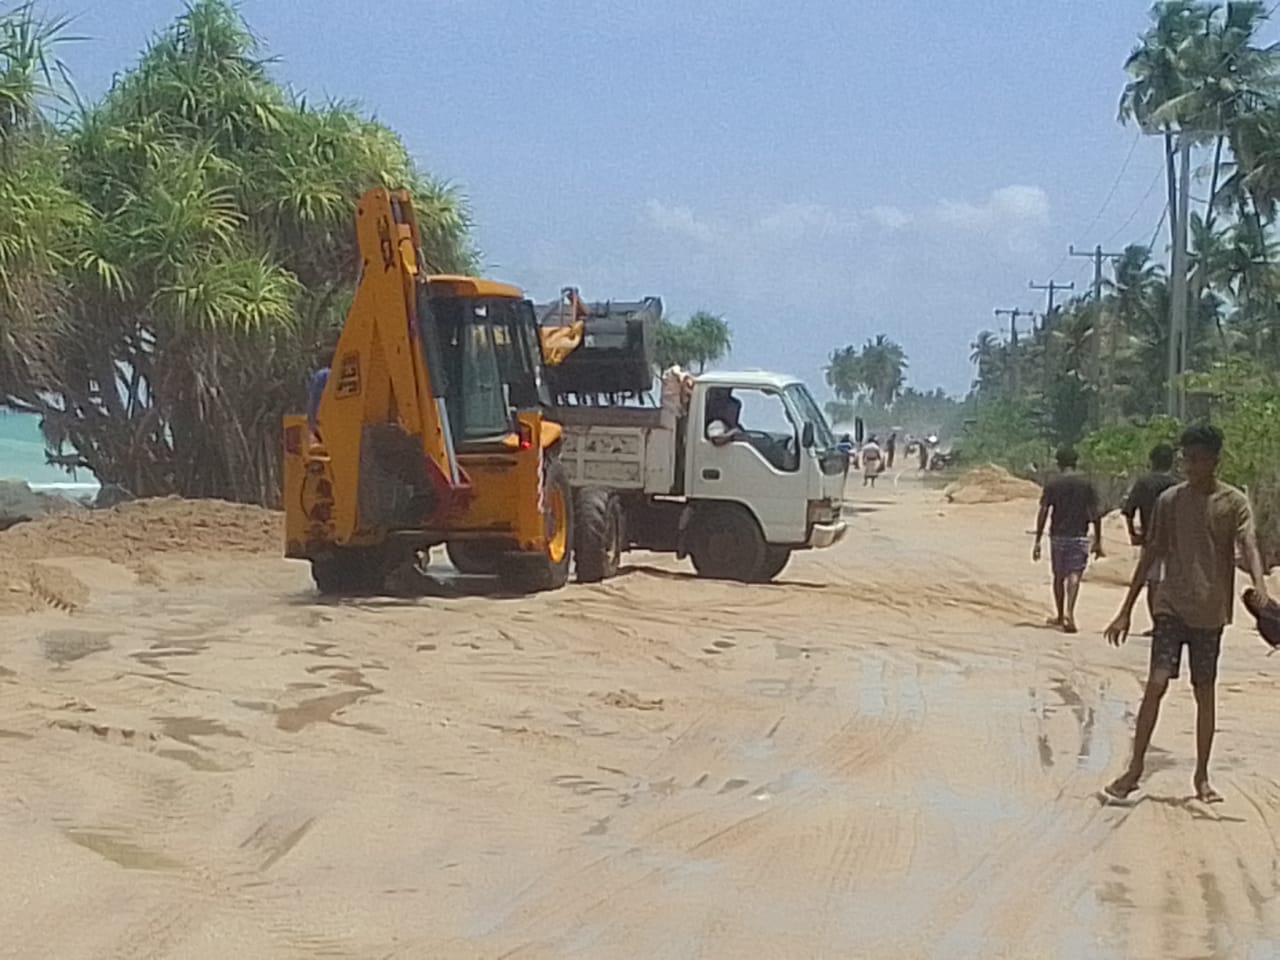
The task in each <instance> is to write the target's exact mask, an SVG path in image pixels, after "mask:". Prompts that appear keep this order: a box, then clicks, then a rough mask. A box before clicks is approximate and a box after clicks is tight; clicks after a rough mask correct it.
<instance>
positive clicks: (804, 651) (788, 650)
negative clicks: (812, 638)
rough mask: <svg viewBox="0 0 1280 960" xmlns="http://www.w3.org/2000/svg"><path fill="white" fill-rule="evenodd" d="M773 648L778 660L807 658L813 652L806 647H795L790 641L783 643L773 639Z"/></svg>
mask: <svg viewBox="0 0 1280 960" xmlns="http://www.w3.org/2000/svg"><path fill="white" fill-rule="evenodd" d="M773 650H774V656H775V657H776V659H778V660H801V659H804V660H808V659H809V657H810V655H811V654H812V653H813V651H812V650H810V649H809V648H808V647H797V646H795V645H793V644H790V643H783V642H782V641H781V640H775V641H774V643H773Z"/></svg>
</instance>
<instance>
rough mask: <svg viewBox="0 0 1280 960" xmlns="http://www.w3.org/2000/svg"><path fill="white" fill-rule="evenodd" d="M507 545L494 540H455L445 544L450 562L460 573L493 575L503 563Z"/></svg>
mask: <svg viewBox="0 0 1280 960" xmlns="http://www.w3.org/2000/svg"><path fill="white" fill-rule="evenodd" d="M506 549H507V547H506V545H505V544H503V543H499V542H497V541H494V540H454V541H451V542H450V543H447V544H445V547H444V551H445V553H447V554H448V555H449V562H450V563H452V564H453V565H454V567H455V568H456V569H457V571H458V572H459V573H469V574H476V575H480V576H491V575H492V574H495V573H497V572H498V568H499V566H501V564H502V554H503V552H504V551H505V550H506Z"/></svg>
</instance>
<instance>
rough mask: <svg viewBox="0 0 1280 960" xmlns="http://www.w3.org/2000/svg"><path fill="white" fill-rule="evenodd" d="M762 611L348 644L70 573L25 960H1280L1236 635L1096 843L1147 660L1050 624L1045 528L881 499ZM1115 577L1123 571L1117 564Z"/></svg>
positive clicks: (11, 886) (459, 619)
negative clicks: (1216, 701) (1207, 694)
mask: <svg viewBox="0 0 1280 960" xmlns="http://www.w3.org/2000/svg"><path fill="white" fill-rule="evenodd" d="M860 502H861V504H862V512H861V513H860V514H859V515H858V516H857V517H856V518H855V519H854V526H855V532H854V535H853V537H852V538H851V540H850V541H849V542H846V543H845V544H842V545H841V546H840V547H838V548H836V549H834V550H831V551H826V552H824V553H821V554H814V555H811V556H804V557H800V558H798V559H797V560H796V561H795V562H794V563H793V565H792V567H791V568H790V569H789V570H788V571H787V573H785V574H784V575H783V578H782V582H781V583H779V584H777V585H771V586H764V587H760V586H753V587H747V586H740V585H733V584H717V583H707V582H702V581H698V580H695V579H693V578H692V577H690V576H687V575H686V574H685V572H684V570H683V568H682V567H680V566H678V565H675V564H674V563H668V562H667V561H664V560H652V561H647V560H642V561H641V562H640V563H639V564H638V565H637V566H636V567H634V568H633V569H632V570H631V572H629V573H628V575H626V576H624V577H621V578H619V579H618V580H615V581H613V582H610V583H608V584H604V585H599V586H572V587H570V588H567V589H565V590H563V591H559V592H557V593H555V594H553V595H549V596H545V597H535V598H521V599H494V598H492V597H484V596H462V597H448V598H422V599H416V600H395V599H385V600H377V601H369V602H344V603H338V604H327V603H322V602H319V601H318V600H317V599H316V597H315V596H314V594H313V593H312V592H311V591H310V590H309V585H308V578H307V575H306V571H305V569H303V568H301V567H300V566H297V565H293V564H289V563H287V562H284V561H280V560H276V559H273V558H271V557H269V556H260V557H252V556H246V557H241V558H238V559H234V560H228V559H219V558H218V557H216V556H211V555H207V554H204V555H194V554H181V555H166V557H165V558H164V559H163V562H162V563H156V564H153V565H151V566H150V567H149V568H148V574H147V576H145V577H143V578H141V579H139V578H138V577H136V576H135V575H134V573H132V572H130V571H129V570H128V569H125V568H124V567H120V566H116V565H114V564H110V563H106V562H104V561H101V560H74V559H66V560H62V561H59V562H60V563H62V564H64V565H66V566H67V567H68V568H70V569H73V570H74V571H75V573H76V575H77V576H78V577H79V578H80V579H81V580H83V581H84V582H85V583H86V584H88V586H89V589H90V596H91V599H90V601H89V602H88V604H87V605H86V606H85V607H84V608H82V609H81V610H79V611H77V612H75V613H73V614H68V613H65V612H60V611H56V610H48V611H47V612H40V613H36V614H29V615H24V616H12V617H0V849H3V851H4V856H3V857H2V858H0V921H3V922H0V956H4V957H22V958H27V957H58V958H68V960H70V958H82V957H83V958H126V957H127V958H150V957H156V958H159V957H165V958H170V957H174V958H225V957H228V956H239V957H245V958H257V957H299V958H301V957H379V958H436V957H441V958H453V957H458V958H486V960H488V958H499V957H508V958H551V957H555V958H562V957H577V958H591V960H606V958H631V957H642V956H643V957H663V958H666V957H671V958H711V957H725V958H738V957H767V958H773V957H778V958H808V957H887V958H897V957H903V958H914V957H920V958H925V957H928V958H968V957H979V956H981V957H1038V958H1041V957H1043V958H1054V957H1062V958H1067V957H1071V958H1075V957H1090V958H1112V957H1114V958H1121V957H1125V958H1128V957H1153V958H1154V957H1186V958H1191V957H1224V958H1226V957H1232V958H1235V957H1259V958H1261V957H1273V956H1280V906H1278V904H1280V901H1278V900H1277V898H1276V893H1277V882H1278V877H1277V839H1276V838H1277V830H1280V759H1278V758H1277V755H1276V750H1275V749H1274V743H1275V740H1276V734H1277V732H1280V699H1278V697H1277V694H1278V692H1280V691H1278V689H1277V683H1276V680H1275V679H1274V678H1275V677H1277V676H1280V663H1278V662H1277V661H1274V660H1273V661H1268V660H1266V659H1265V658H1264V657H1263V655H1262V653H1263V649H1262V645H1261V643H1260V642H1259V641H1257V640H1256V638H1254V637H1253V636H1251V635H1250V633H1249V632H1248V631H1247V630H1245V629H1243V628H1239V627H1238V628H1235V629H1233V630H1232V631H1231V632H1230V633H1229V635H1228V645H1227V654H1226V661H1225V664H1224V668H1223V681H1222V694H1221V700H1222V705H1221V713H1222V720H1221V724H1220V728H1221V737H1220V741H1219V751H1218V758H1219V759H1218V764H1217V769H1216V777H1217V782H1218V785H1219V787H1220V788H1221V789H1222V790H1223V791H1224V792H1225V793H1227V794H1228V802H1227V803H1225V804H1223V805H1220V806H1216V807H1213V808H1209V807H1205V806H1203V805H1200V804H1198V803H1196V802H1194V801H1192V800H1189V799H1188V797H1189V795H1190V792H1191V791H1190V775H1191V761H1190V754H1191V745H1192V729H1191V723H1192V719H1193V714H1192V708H1191V703H1190V699H1191V698H1190V696H1189V691H1188V690H1187V688H1186V686H1185V683H1184V684H1183V685H1181V686H1178V687H1176V688H1175V689H1174V691H1173V692H1172V694H1171V696H1170V698H1169V701H1168V706H1167V708H1166V714H1165V717H1164V718H1163V721H1162V725H1161V728H1160V730H1159V731H1158V733H1157V737H1156V744H1155V747H1156V748H1157V749H1156V750H1155V752H1154V754H1153V763H1152V769H1153V771H1154V772H1153V774H1152V776H1151V778H1150V781H1149V784H1148V790H1147V794H1146V799H1145V800H1143V801H1142V802H1141V803H1139V804H1138V805H1137V806H1135V807H1133V808H1114V807H1101V806H1100V805H1099V804H1098V803H1097V802H1096V800H1095V799H1094V796H1093V794H1094V791H1095V790H1096V788H1097V787H1098V786H1099V785H1100V784H1101V783H1102V782H1103V781H1104V778H1105V777H1106V775H1107V773H1108V772H1109V771H1113V770H1114V769H1116V768H1117V766H1118V765H1119V764H1120V763H1122V762H1123V760H1124V755H1125V752H1126V750H1127V743H1128V737H1129V734H1130V729H1131V726H1132V712H1131V711H1132V707H1133V705H1134V703H1135V701H1136V697H1137V695H1138V692H1139V680H1140V678H1141V676H1142V674H1143V670H1144V667H1145V655H1146V648H1145V642H1144V641H1141V640H1138V639H1135V640H1134V641H1133V642H1132V643H1131V645H1130V647H1129V648H1126V649H1125V650H1123V651H1120V652H1115V651H1112V650H1109V649H1107V648H1106V647H1105V645H1104V644H1103V643H1102V641H1101V640H1100V639H1099V638H1098V633H1099V631H1100V629H1101V627H1102V625H1103V623H1104V622H1105V620H1106V618H1107V617H1108V616H1109V614H1110V613H1111V611H1112V609H1113V608H1114V606H1115V604H1116V602H1117V601H1118V598H1119V588H1118V587H1117V586H1115V585H1113V584H1111V583H1106V582H1103V581H1107V580H1114V579H1115V576H1116V569H1117V568H1118V567H1121V568H1122V567H1123V566H1124V565H1125V564H1124V563H1123V558H1120V559H1119V560H1114V561H1111V562H1110V563H1109V564H1107V565H1106V567H1107V569H1104V570H1103V571H1102V574H1101V576H1100V577H1099V578H1097V579H1095V581H1094V582H1092V583H1090V584H1089V585H1087V586H1086V593H1085V597H1084V599H1083V601H1082V605H1083V610H1082V624H1083V625H1084V628H1085V629H1084V633H1082V634H1081V635H1079V636H1077V637H1074V638H1064V637H1062V636H1061V635H1059V634H1057V633H1054V632H1050V631H1048V630H1046V629H1044V628H1043V627H1040V626H1038V624H1039V623H1040V622H1041V620H1042V619H1043V615H1044V612H1045V610H1044V596H1045V595H1046V593H1047V586H1046V585H1047V570H1046V569H1045V568H1044V567H1035V566H1032V565H1031V564H1030V563H1029V561H1028V556H1027V555H1028V553H1029V547H1030V542H1029V538H1028V537H1027V536H1026V533H1025V531H1026V529H1027V527H1028V526H1029V525H1030V523H1031V519H1032V514H1033V512H1034V505H1033V504H1028V503H1026V502H1022V503H1017V504H1007V505H998V506H984V507H979V506H967V507H959V506H954V507H953V506H946V505H944V504H942V502H941V501H940V499H939V498H938V496H937V494H936V493H930V492H926V491H924V490H922V489H920V488H919V487H915V486H911V485H909V484H907V483H904V484H902V485H900V486H899V487H897V488H896V489H895V488H892V487H889V488H882V489H880V490H878V491H875V492H874V493H873V494H871V495H866V496H863V497H861V500H860ZM1116 552H1117V553H1120V554H1127V548H1124V547H1118V548H1117V549H1116Z"/></svg>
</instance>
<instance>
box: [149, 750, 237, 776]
mask: <svg viewBox="0 0 1280 960" xmlns="http://www.w3.org/2000/svg"><path fill="white" fill-rule="evenodd" d="M156 755H157V756H161V757H165V758H166V759H168V760H177V761H178V762H179V763H185V764H186V765H187V766H188V767H190V768H191V769H192V770H198V771H200V772H201V773H226V772H227V771H228V770H229V769H230V768H229V767H224V766H222V765H221V764H217V763H214V762H213V761H212V760H210V759H209V758H208V757H206V756H205V755H204V754H203V753H201V752H200V751H199V750H157V751H156Z"/></svg>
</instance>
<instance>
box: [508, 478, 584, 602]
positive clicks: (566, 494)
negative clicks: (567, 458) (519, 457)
mask: <svg viewBox="0 0 1280 960" xmlns="http://www.w3.org/2000/svg"><path fill="white" fill-rule="evenodd" d="M544 470H545V471H546V473H545V475H544V477H543V484H542V522H543V528H544V538H545V540H546V547H545V549H544V550H543V551H542V552H541V553H526V554H520V553H508V554H506V555H505V556H504V557H503V558H502V563H501V565H500V566H499V568H498V576H500V577H501V578H502V581H503V583H504V584H505V585H506V587H507V588H508V589H510V590H513V591H516V592H518V593H539V592H541V591H543V590H558V589H559V588H560V587H563V586H564V585H565V584H566V583H568V582H569V565H570V561H571V560H572V558H573V487H572V486H570V485H569V474H568V473H567V472H566V471H565V468H564V465H563V464H562V463H561V462H560V461H559V460H557V459H554V458H552V457H548V458H547V460H546V463H545V465H544Z"/></svg>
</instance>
